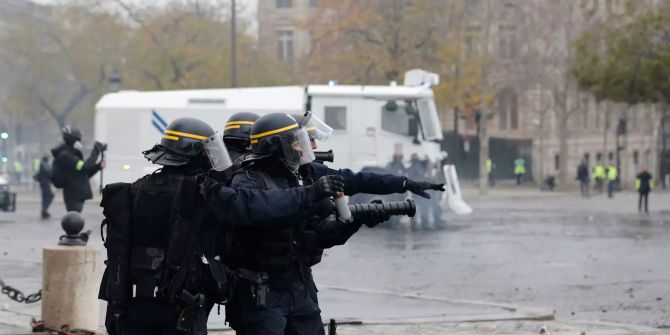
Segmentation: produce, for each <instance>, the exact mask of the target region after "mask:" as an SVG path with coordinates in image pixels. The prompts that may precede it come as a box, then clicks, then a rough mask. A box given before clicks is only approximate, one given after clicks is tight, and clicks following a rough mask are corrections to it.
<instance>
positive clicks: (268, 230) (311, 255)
mask: <svg viewBox="0 0 670 335" xmlns="http://www.w3.org/2000/svg"><path fill="white" fill-rule="evenodd" d="M237 173H245V174H246V175H247V177H248V178H250V179H253V180H254V181H255V183H256V186H257V187H258V188H259V189H263V190H270V189H285V188H289V187H297V186H299V183H298V179H297V178H283V179H282V178H276V177H275V178H273V177H272V176H270V175H269V174H268V172H266V171H264V170H263V169H262V168H261V167H259V166H257V165H256V164H253V165H251V166H249V167H247V168H246V169H242V170H240V171H238V172H237ZM312 224H313V223H311V222H300V224H298V225H296V224H295V222H286V223H285V224H275V225H272V226H259V225H256V226H254V227H239V226H237V227H235V226H233V225H229V226H228V227H227V231H226V237H225V247H224V248H223V249H224V250H223V255H224V256H223V258H224V259H226V260H227V261H228V262H229V263H230V265H231V266H232V267H234V268H246V269H249V270H253V271H266V272H284V271H289V270H293V269H295V265H299V266H300V265H307V266H312V265H314V264H316V263H318V262H319V261H320V260H321V255H322V253H323V250H322V249H316V246H317V237H316V232H315V231H314V229H313V228H311V227H312Z"/></svg>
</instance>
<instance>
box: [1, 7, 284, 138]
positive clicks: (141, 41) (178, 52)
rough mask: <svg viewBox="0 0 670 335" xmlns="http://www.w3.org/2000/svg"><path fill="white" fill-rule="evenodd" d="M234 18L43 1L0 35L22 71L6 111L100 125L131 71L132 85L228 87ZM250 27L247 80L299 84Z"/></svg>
mask: <svg viewBox="0 0 670 335" xmlns="http://www.w3.org/2000/svg"><path fill="white" fill-rule="evenodd" d="M218 5H219V6H221V4H218ZM226 8H227V7H226ZM228 16H229V15H228V13H226V12H225V11H224V10H223V8H221V7H215V5H214V4H213V3H208V4H202V3H198V2H196V3H195V4H192V3H181V2H174V3H168V4H167V5H163V6H158V5H156V6H150V7H138V6H132V5H129V4H126V3H125V2H123V1H121V0H115V1H107V2H99V1H87V0H81V1H77V2H74V1H69V2H65V3H64V4H58V5H53V6H44V7H40V10H39V11H35V12H34V13H32V15H26V16H23V17H20V18H18V20H16V22H15V23H14V24H12V25H10V26H8V27H6V28H5V29H3V31H1V32H0V45H2V48H0V49H2V50H0V59H2V60H3V62H9V63H11V66H12V67H14V68H17V69H21V70H20V71H16V73H15V74H16V78H14V80H12V84H11V87H10V88H9V91H10V92H9V93H8V94H0V97H3V98H0V108H2V109H3V110H6V111H10V112H11V114H12V115H17V119H23V120H29V119H30V118H37V117H40V116H42V115H49V116H51V117H53V119H54V120H55V121H56V122H57V123H58V125H60V126H62V125H64V124H66V123H69V122H71V119H72V118H73V117H76V120H77V123H78V124H84V123H90V122H91V121H92V118H93V115H94V113H93V107H94V106H93V105H94V104H95V102H97V101H98V99H99V98H100V97H101V96H102V95H103V94H105V93H107V92H108V91H109V89H110V84H109V78H110V76H111V75H112V73H113V72H114V71H119V72H120V73H121V76H122V85H121V86H122V89H133V90H167V89H198V88H220V87H228V86H229V85H230V58H231V57H230V55H231V47H230V40H231V37H230V31H231V30H230V29H231V28H230V21H229V20H228ZM245 25H246V23H245V22H243V21H241V20H240V21H239V22H238V29H237V31H238V38H237V52H238V57H237V58H238V73H239V75H238V77H239V78H238V83H239V85H240V86H260V85H275V84H285V83H289V82H291V81H292V77H291V76H289V75H288V73H289V72H288V71H287V70H286V66H285V65H284V64H283V63H280V62H278V61H276V60H272V59H269V57H265V55H263V54H262V53H260V52H257V46H256V41H255V39H254V37H252V36H250V35H249V34H247V33H245V32H246V31H248V29H246V26H245Z"/></svg>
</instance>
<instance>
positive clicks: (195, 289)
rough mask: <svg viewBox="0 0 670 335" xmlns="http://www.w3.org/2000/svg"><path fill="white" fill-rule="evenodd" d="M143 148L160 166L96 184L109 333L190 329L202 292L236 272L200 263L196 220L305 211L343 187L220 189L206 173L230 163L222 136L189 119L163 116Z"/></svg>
mask: <svg viewBox="0 0 670 335" xmlns="http://www.w3.org/2000/svg"><path fill="white" fill-rule="evenodd" d="M144 155H145V157H146V158H147V159H149V160H150V161H152V162H153V163H155V164H159V165H162V168H161V169H159V170H158V171H156V172H155V173H153V174H150V175H147V176H144V177H142V178H140V179H139V180H137V181H135V182H134V183H132V184H127V183H117V184H111V185H108V186H107V187H106V188H105V190H104V192H103V200H102V203H101V206H102V207H104V210H103V214H104V215H105V223H106V225H107V240H106V242H105V246H106V248H107V256H108V260H107V261H106V264H107V268H106V270H105V275H104V277H103V281H102V283H101V290H100V298H101V299H104V300H107V301H108V309H107V318H106V321H105V325H106V328H107V331H108V332H109V333H110V334H188V333H189V332H190V331H191V328H192V326H193V323H194V318H195V315H196V314H197V313H198V311H199V310H201V309H202V308H203V306H204V305H205V299H206V296H207V295H211V296H216V295H219V294H221V295H225V294H227V293H228V291H229V288H228V287H225V286H226V285H227V282H228V281H234V279H235V275H234V274H232V273H231V272H230V271H229V270H228V269H227V268H225V267H223V265H221V264H220V263H215V262H214V261H215V260H214V259H207V258H206V257H205V260H204V261H201V258H203V255H204V254H205V251H204V250H203V249H204V246H203V245H202V242H201V241H200V237H201V236H200V234H199V233H200V232H201V231H202V230H203V229H205V228H204V227H206V226H208V225H209V226H211V225H217V224H220V223H221V222H226V223H230V224H236V225H240V226H244V225H246V226H250V225H253V224H269V225H270V224H273V223H274V222H276V221H278V220H285V219H286V218H288V217H293V218H302V217H308V216H311V215H313V214H314V206H313V204H314V203H316V202H317V201H319V200H321V199H324V198H326V197H328V196H331V195H332V194H333V193H334V192H337V191H339V190H342V189H343V187H342V184H341V182H340V181H339V180H338V178H337V177H332V178H329V177H324V178H323V179H320V180H319V182H318V183H317V184H315V185H313V186H310V187H304V188H294V189H290V190H272V191H259V190H237V191H236V190H232V189H230V188H227V187H224V186H223V185H222V184H221V183H217V182H215V181H213V180H212V179H210V178H208V177H207V176H206V175H205V174H204V172H207V171H208V170H210V169H214V170H217V171H222V170H224V169H226V168H228V167H230V166H231V164H232V163H231V160H230V157H229V155H228V153H227V150H226V148H225V145H224V144H223V141H222V138H221V137H219V135H217V134H216V133H215V132H214V131H213V130H212V128H211V127H210V126H209V125H207V124H206V123H204V122H202V121H200V120H197V119H192V118H182V119H177V120H175V121H173V122H172V123H170V125H169V126H168V128H167V130H166V131H165V134H164V135H163V138H162V140H161V143H160V144H157V145H156V146H154V147H153V148H152V149H150V150H147V151H145V152H144ZM210 218H215V219H216V220H212V219H210ZM259 220H260V221H259ZM215 264H218V265H217V270H216V271H214V270H212V269H213V268H214V265H215ZM217 273H218V274H219V276H217V275H216V274H217ZM210 277H213V278H210ZM212 281H214V282H213V283H212ZM211 287H215V289H216V290H218V291H217V292H214V293H212V291H211Z"/></svg>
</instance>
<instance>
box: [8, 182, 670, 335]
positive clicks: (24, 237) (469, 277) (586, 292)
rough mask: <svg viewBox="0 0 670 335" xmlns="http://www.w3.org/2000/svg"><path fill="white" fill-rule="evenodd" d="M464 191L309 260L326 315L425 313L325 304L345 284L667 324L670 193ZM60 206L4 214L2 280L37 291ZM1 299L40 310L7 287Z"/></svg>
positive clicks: (32, 204)
mask: <svg viewBox="0 0 670 335" xmlns="http://www.w3.org/2000/svg"><path fill="white" fill-rule="evenodd" d="M465 199H466V201H468V202H469V203H470V204H471V205H472V206H473V207H474V208H475V213H474V214H471V215H469V216H454V215H451V214H445V217H446V218H447V220H448V225H447V229H445V230H437V231H433V230H431V231H413V230H411V229H409V226H408V224H407V223H405V225H403V226H402V227H401V228H400V229H395V230H389V229H381V227H378V228H375V229H368V228H365V227H364V228H363V229H361V231H360V232H359V233H358V234H357V235H355V236H354V237H353V238H352V239H351V240H350V241H349V242H348V243H347V244H346V245H344V246H341V247H336V248H333V249H331V250H328V251H326V254H325V256H324V258H323V261H322V263H321V264H319V265H317V266H315V267H314V271H315V279H316V282H317V286H319V287H320V288H322V289H323V290H322V291H325V292H324V298H326V299H325V300H323V299H322V301H321V303H322V309H323V312H324V318H326V319H327V318H329V315H336V316H337V317H338V318H340V317H348V318H355V317H357V316H359V317H360V316H365V315H377V316H379V315H384V314H390V313H391V314H394V315H403V314H407V315H412V316H415V315H416V314H420V313H419V311H418V307H416V306H413V305H406V306H403V305H400V306H398V304H393V305H390V304H385V303H384V300H381V301H380V302H379V303H378V304H377V303H375V304H352V305H346V303H347V302H346V301H345V302H344V303H345V306H347V307H346V308H339V307H338V308H336V309H334V308H331V307H329V301H333V300H334V299H337V298H338V294H337V293H336V292H335V293H334V291H333V289H337V288H345V289H350V290H354V292H355V291H356V290H361V291H370V292H373V291H374V292H376V291H383V292H392V293H398V294H413V295H417V296H422V295H424V296H431V297H442V298H448V299H462V300H475V301H486V302H496V303H506V304H514V305H519V306H527V307H544V308H548V309H549V310H553V311H555V317H556V319H558V320H561V321H563V322H570V321H577V320H580V321H583V320H587V321H604V322H617V323H627V324H636V325H645V326H650V327H654V328H657V327H660V328H665V327H670V258H669V257H668V255H670V234H669V233H670V194H668V193H660V192H656V193H653V194H652V196H651V202H650V207H651V209H652V213H651V214H638V213H637V208H636V201H637V198H636V195H635V194H634V193H623V194H617V196H616V197H615V198H614V199H607V198H606V197H604V196H595V197H592V198H586V199H585V198H580V197H579V196H578V195H577V194H576V193H575V194H572V193H567V194H550V193H540V192H538V191H535V190H531V189H510V188H506V189H504V190H494V191H492V192H491V194H490V195H488V196H483V197H482V196H476V195H475V193H474V192H471V191H466V197H465ZM63 207H64V206H63V204H62V202H61V201H59V198H57V199H56V201H55V203H54V204H53V206H52V210H51V213H52V215H53V219H50V220H40V219H39V218H38V214H39V200H38V198H37V195H36V193H29V192H22V193H21V194H20V195H19V203H18V211H17V212H16V213H4V212H0V278H2V279H3V280H5V282H7V283H8V284H10V285H13V286H16V287H18V288H20V289H21V290H24V291H26V292H27V293H32V291H36V290H38V289H39V287H40V282H41V257H42V248H43V247H45V246H49V245H54V244H56V243H57V241H58V238H59V236H60V235H62V230H61V229H60V225H59V220H58V219H57V218H60V217H62V216H63V214H64V213H65V211H64V208H63ZM84 217H85V219H86V228H85V229H91V230H92V231H93V233H92V237H91V243H92V244H93V245H97V246H100V247H101V246H102V242H101V240H100V222H101V221H102V213H101V208H100V207H98V201H90V202H88V203H87V204H86V206H85V209H84ZM344 294H345V293H342V296H344ZM350 295H351V294H350ZM347 299H348V298H347ZM351 299H355V295H353V297H352V298H351ZM345 300H346V299H345ZM0 304H1V306H0V307H2V308H1V309H4V310H10V311H14V312H20V313H26V314H33V315H39V307H37V306H26V305H20V304H17V303H14V302H11V301H9V300H8V299H7V298H6V297H0ZM332 305H334V303H332ZM389 306H393V307H389ZM389 308H393V310H392V311H391V310H389ZM347 313H348V315H345V314H347Z"/></svg>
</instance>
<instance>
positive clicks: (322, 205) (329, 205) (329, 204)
mask: <svg viewBox="0 0 670 335" xmlns="http://www.w3.org/2000/svg"><path fill="white" fill-rule="evenodd" d="M314 209H315V213H316V215H317V216H318V217H319V219H321V220H323V219H325V218H327V217H329V216H330V215H331V214H333V213H334V212H335V201H333V199H331V198H324V199H323V200H321V201H319V202H317V203H316V204H314Z"/></svg>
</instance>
